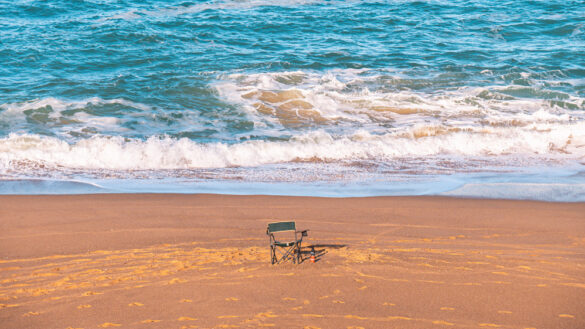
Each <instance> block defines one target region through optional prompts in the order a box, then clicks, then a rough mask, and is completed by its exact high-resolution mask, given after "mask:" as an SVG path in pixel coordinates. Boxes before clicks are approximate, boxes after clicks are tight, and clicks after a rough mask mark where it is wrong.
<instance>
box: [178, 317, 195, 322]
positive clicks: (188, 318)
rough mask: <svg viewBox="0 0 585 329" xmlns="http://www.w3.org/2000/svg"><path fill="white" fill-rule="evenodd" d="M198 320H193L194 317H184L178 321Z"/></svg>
mask: <svg viewBox="0 0 585 329" xmlns="http://www.w3.org/2000/svg"><path fill="white" fill-rule="evenodd" d="M196 320H197V319H196V318H192V317H188V316H182V317H180V318H178V319H177V321H196Z"/></svg>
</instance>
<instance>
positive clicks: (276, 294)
mask: <svg viewBox="0 0 585 329" xmlns="http://www.w3.org/2000/svg"><path fill="white" fill-rule="evenodd" d="M283 220H295V221H296V223H297V228H299V229H310V231H309V236H308V238H306V239H305V240H304V244H303V245H304V246H305V248H304V251H308V250H309V247H310V246H314V247H315V250H316V251H317V254H318V257H317V261H316V262H315V263H311V262H310V261H309V260H305V261H304V262H303V263H301V264H299V265H293V264H280V265H274V266H273V265H271V264H270V261H269V248H268V238H267V236H266V234H265V230H266V225H267V223H269V222H272V221H283ZM305 257H307V254H305ZM0 283H1V285H0V324H1V325H0V327H2V328H62V329H65V328H105V327H121V328H260V327H273V328H522V329H525V328H538V329H553V328H585V298H584V296H585V204H583V203H545V202H530V201H501V200H477V199H456V198H443V197H375V198H348V199H342V198H340V199H327V198H308V197H272V196H227V195H130V194H124V195H77V196H2V197H0Z"/></svg>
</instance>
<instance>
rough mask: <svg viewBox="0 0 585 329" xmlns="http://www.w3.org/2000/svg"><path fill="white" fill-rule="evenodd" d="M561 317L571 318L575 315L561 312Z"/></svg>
mask: <svg viewBox="0 0 585 329" xmlns="http://www.w3.org/2000/svg"><path fill="white" fill-rule="evenodd" d="M559 318H570V319H574V318H575V316H574V315H571V314H559Z"/></svg>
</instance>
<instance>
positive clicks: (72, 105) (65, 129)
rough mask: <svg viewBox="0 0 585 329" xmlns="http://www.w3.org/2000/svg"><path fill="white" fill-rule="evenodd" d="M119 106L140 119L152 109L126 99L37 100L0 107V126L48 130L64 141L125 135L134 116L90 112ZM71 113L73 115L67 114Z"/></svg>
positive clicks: (15, 129)
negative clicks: (95, 135)
mask: <svg viewBox="0 0 585 329" xmlns="http://www.w3.org/2000/svg"><path fill="white" fill-rule="evenodd" d="M111 104H119V105H123V106H126V107H130V108H132V109H134V111H138V113H140V114H139V116H145V115H148V113H151V112H152V110H153V109H152V108H151V107H150V106H148V105H145V104H141V103H136V102H132V101H129V100H126V99H120V98H116V99H102V98H99V97H91V98H87V99H83V100H63V99H58V98H54V97H47V98H42V99H35V100H30V101H25V102H16V103H5V104H0V124H8V125H10V127H11V131H17V132H18V131H21V132H23V133H29V132H31V131H32V132H35V129H36V128H35V127H34V126H35V125H39V126H43V127H45V128H49V129H50V130H51V132H52V133H55V134H56V135H59V136H61V137H64V138H68V137H71V136H72V135H75V136H77V135H84V132H92V133H100V132H115V133H120V132H124V131H126V130H127V129H126V128H124V127H123V126H122V124H123V122H124V121H126V120H128V119H129V118H132V119H135V117H136V116H137V115H136V114H135V113H127V114H124V115H123V116H120V117H114V116H105V115H96V114H93V112H92V111H91V110H90V109H89V108H90V107H92V106H93V107H95V106H98V107H99V106H107V105H111ZM68 111H70V112H68Z"/></svg>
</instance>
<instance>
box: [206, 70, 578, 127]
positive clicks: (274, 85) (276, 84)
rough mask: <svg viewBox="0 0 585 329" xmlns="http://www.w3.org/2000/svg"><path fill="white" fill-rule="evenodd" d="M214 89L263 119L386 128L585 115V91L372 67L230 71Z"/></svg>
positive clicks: (550, 120)
mask: <svg viewBox="0 0 585 329" xmlns="http://www.w3.org/2000/svg"><path fill="white" fill-rule="evenodd" d="M396 85H399V86H398V87H397V86H396ZM215 88H216V89H217V90H218V93H219V95H220V96H221V97H223V98H224V99H226V100H227V101H229V102H232V103H235V104H239V105H240V106H241V107H242V108H243V109H244V110H245V111H247V112H248V113H249V114H250V115H251V117H252V118H254V120H255V121H256V122H257V123H258V125H259V126H261V125H265V124H273V125H274V124H281V125H282V126H285V127H290V126H294V127H298V126H303V125H304V126H317V127H325V126H329V127H332V126H340V125H341V126H344V124H345V126H347V125H354V126H355V125H368V126H369V127H370V129H376V128H377V129H378V131H382V132H387V131H388V129H389V127H391V128H390V129H391V130H392V129H394V130H396V129H402V128H409V127H412V126H413V125H417V124H427V125H428V124H429V123H433V124H436V125H442V126H444V128H445V129H452V128H458V129H471V128H473V129H477V128H479V127H490V126H511V127H512V126H514V127H525V128H527V129H534V125H546V124H555V125H563V124H569V123H572V122H576V121H583V120H585V98H582V97H579V96H575V95H567V94H564V95H563V97H564V98H565V99H564V100H563V102H564V103H563V104H565V106H564V107H563V106H562V104H561V105H559V103H558V102H554V101H553V100H548V99H543V98H520V97H513V96H510V95H509V93H511V92H513V90H512V89H513V87H502V86H493V87H481V88H479V87H477V88H472V87H464V88H457V89H455V88H452V89H448V90H442V91H434V92H422V91H413V90H410V89H408V81H406V82H405V81H402V80H401V78H400V77H399V76H391V75H381V74H379V73H371V72H369V71H367V70H332V71H329V72H325V73H317V72H303V71H295V72H276V73H260V74H247V75H244V74H230V75H223V76H220V78H219V81H218V82H217V83H216V84H215ZM537 91H538V90H537ZM545 92H546V91H545ZM551 128H552V127H551ZM557 128H558V127H557ZM539 129H547V128H546V127H544V126H543V127H539Z"/></svg>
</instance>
